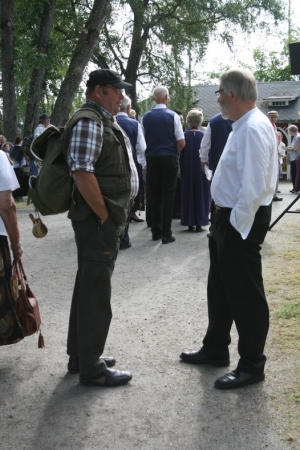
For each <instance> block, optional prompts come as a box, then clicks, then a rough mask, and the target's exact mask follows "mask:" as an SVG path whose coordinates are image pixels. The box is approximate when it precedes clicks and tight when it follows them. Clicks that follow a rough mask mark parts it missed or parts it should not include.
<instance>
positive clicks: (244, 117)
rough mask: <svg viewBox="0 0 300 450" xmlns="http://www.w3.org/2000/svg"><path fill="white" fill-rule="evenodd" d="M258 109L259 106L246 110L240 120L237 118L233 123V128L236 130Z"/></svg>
mask: <svg viewBox="0 0 300 450" xmlns="http://www.w3.org/2000/svg"><path fill="white" fill-rule="evenodd" d="M257 110H258V108H257V106H256V107H255V108H253V109H250V111H248V112H246V114H243V115H242V117H240V118H239V119H238V120H236V121H235V122H233V124H232V129H233V130H234V129H235V128H237V127H238V126H240V124H242V123H244V122H246V121H247V120H248V118H249V116H251V115H252V114H253V113H255V112H256V111H257Z"/></svg>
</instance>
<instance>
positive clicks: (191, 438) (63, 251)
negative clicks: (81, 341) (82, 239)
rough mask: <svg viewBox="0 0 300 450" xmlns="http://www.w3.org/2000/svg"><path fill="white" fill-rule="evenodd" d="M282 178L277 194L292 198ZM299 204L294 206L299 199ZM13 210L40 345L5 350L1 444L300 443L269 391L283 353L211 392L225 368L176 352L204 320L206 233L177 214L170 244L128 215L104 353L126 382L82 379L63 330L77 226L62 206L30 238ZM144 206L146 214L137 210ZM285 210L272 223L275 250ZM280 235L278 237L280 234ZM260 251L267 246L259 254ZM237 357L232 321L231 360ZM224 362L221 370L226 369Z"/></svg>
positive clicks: (190, 448)
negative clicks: (288, 433)
mask: <svg viewBox="0 0 300 450" xmlns="http://www.w3.org/2000/svg"><path fill="white" fill-rule="evenodd" d="M289 189H290V184H289V183H285V184H282V186H281V190H282V191H284V193H283V194H282V195H283V196H284V201H283V202H278V203H276V204H274V208H273V217H277V216H278V214H279V213H280V212H281V211H282V210H283V209H284V206H285V205H288V204H289V203H290V202H291V201H292V199H293V197H291V194H289V193H288V190H289ZM298 207H300V202H299V205H298ZM29 212H32V209H31V208H23V209H20V210H19V222H20V227H21V232H22V241H23V243H24V248H25V253H24V257H23V264H24V268H25V272H26V273H27V277H28V279H29V284H30V286H31V288H32V290H33V292H34V293H35V295H36V297H37V298H38V299H39V302H40V309H41V315H42V320H43V327H42V330H43V334H44V337H45V344H46V347H45V348H44V349H43V350H40V349H38V348H37V336H36V335H35V336H31V337H29V338H26V339H25V340H24V341H22V342H21V343H19V344H17V345H14V346H10V347H6V348H1V358H0V386H1V389H0V399H1V408H0V422H1V428H0V448H1V449H3V450H4V449H5V450H7V449H13V450H14V449H20V450H22V449H34V450H53V449H55V450H56V449H70V450H71V449H74V450H81V449H85V450H92V449H99V450H104V449H112V450H140V449H141V450H165V449H170V448H171V449H178V450H179V449H180V450H181V449H185V450H207V449H208V450H240V449H241V450H260V449H266V448H268V449H270V450H285V449H297V448H298V449H299V448H300V447H299V442H297V441H295V442H287V441H286V440H283V439H282V436H281V435H280V433H279V428H280V424H282V422H283V421H284V417H281V411H280V410H277V409H276V408H275V407H274V404H273V402H272V396H273V393H274V386H276V389H277V388H278V389H282V388H283V387H284V383H285V378H284V376H286V375H284V374H283V375H282V376H281V377H279V375H278V372H277V369H278V367H280V361H274V362H272V356H273V354H272V348H268V349H267V354H268V357H269V363H268V365H267V372H266V380H265V382H264V383H260V384H259V385H256V386H249V387H247V388H244V389H241V390H237V391H228V392H226V391H225V392H224V391H218V390H217V389H215V388H214V387H213V382H214V380H215V379H216V378H217V377H219V376H220V375H222V374H223V373H224V368H213V367H209V366H208V367H197V366H190V365H185V364H183V363H181V362H180V360H179V354H180V353H181V351H182V350H184V349H197V348H199V347H200V344H201V340H202V337H203V335H204V333H205V330H206V327H207V307H206V279H207V272H208V264H209V260H208V249H207V237H206V232H203V233H189V232H187V231H185V228H184V227H181V226H180V223H179V220H174V225H173V234H174V235H175V236H176V242H175V243H174V244H170V245H161V243H160V242H158V243H157V242H153V241H151V233H150V231H149V229H148V228H147V227H146V225H145V222H144V223H133V224H131V225H130V238H131V242H132V248H131V249H129V250H126V251H122V252H120V253H119V256H118V260H117V264H116V268H115V272H114V276H113V295H112V305H113V315H114V317H113V320H112V324H111V329H110V333H109V337H108V341H107V346H106V354H107V355H113V356H115V358H116V359H117V366H116V367H117V368H120V369H124V370H125V369H126V370H130V371H132V373H133V379H132V381H131V382H130V383H129V384H128V385H126V386H122V387H119V388H114V389H105V388H103V389H101V388H94V387H85V386H81V385H79V383H78V376H77V375H70V374H68V373H67V372H66V365H67V355H66V353H65V352H66V350H65V348H66V335H67V326H68V316H69V307H70V298H71V293H72V287H73V281H74V276H75V270H76V250H75V243H74V238H73V231H72V228H71V224H70V221H69V220H68V219H67V218H66V215H65V214H63V215H59V216H55V217H45V218H43V220H44V223H45V224H46V225H47V227H48V228H49V233H48V235H47V236H46V237H45V238H43V239H36V238H34V237H33V235H32V233H31V228H32V223H31V221H30V219H29V217H28V213H29ZM142 214H143V213H142ZM299 221H300V217H299V216H297V215H296V214H287V215H286V216H285V217H284V218H283V219H282V221H280V223H279V224H278V225H277V226H276V227H274V231H272V232H271V233H268V236H267V239H266V247H267V248H268V253H269V254H271V253H272V252H270V247H271V248H272V249H273V251H276V246H277V245H279V244H280V242H279V241H278V239H279V236H282V232H279V231H280V230H283V229H284V228H285V227H286V224H287V223H292V222H295V223H296V222H297V224H298V225H297V226H298V227H299ZM282 239H284V237H282ZM267 258H268V256H266V255H265V254H264V259H265V260H266V259H267ZM237 359H238V356H237V350H236V333H235V330H233V342H232V345H231V361H232V364H231V368H234V366H235V363H236V361H237ZM225 371H226V369H225Z"/></svg>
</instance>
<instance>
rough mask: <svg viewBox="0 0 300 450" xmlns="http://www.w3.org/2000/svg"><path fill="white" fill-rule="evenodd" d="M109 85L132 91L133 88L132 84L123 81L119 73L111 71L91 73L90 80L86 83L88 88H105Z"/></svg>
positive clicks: (102, 70) (100, 70) (99, 70)
mask: <svg viewBox="0 0 300 450" xmlns="http://www.w3.org/2000/svg"><path fill="white" fill-rule="evenodd" d="M108 84H111V85H112V86H116V87H117V88H121V89H131V88H132V87H133V85H132V84H130V83H126V81H123V80H122V78H121V76H120V75H119V74H118V73H117V72H114V71H113V70H109V69H98V70H94V71H93V72H91V73H90V75H89V79H88V80H87V82H86V85H87V87H92V86H97V85H100V86H105V85H108Z"/></svg>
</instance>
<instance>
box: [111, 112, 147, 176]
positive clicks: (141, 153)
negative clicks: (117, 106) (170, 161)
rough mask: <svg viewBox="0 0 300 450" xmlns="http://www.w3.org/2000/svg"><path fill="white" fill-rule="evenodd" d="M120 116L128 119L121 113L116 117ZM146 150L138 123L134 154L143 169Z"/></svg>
mask: <svg viewBox="0 0 300 450" xmlns="http://www.w3.org/2000/svg"><path fill="white" fill-rule="evenodd" d="M122 115H123V116H127V117H128V114H126V113H125V112H123V111H121V112H118V114H117V116H122ZM131 120H132V119H131ZM146 148H147V146H146V141H145V138H144V135H143V131H142V127H141V124H140V123H139V122H138V135H137V140H136V147H135V152H136V157H137V162H138V163H139V164H140V165H141V166H142V168H143V169H144V168H145V167H146V165H147V162H146V157H145V151H146Z"/></svg>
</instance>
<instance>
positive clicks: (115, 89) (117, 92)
mask: <svg viewBox="0 0 300 450" xmlns="http://www.w3.org/2000/svg"><path fill="white" fill-rule="evenodd" d="M105 87H108V88H110V89H112V90H113V91H115V93H116V94H118V95H121V94H124V89H119V88H116V87H114V86H109V85H108V84H107V85H106V86H105Z"/></svg>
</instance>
